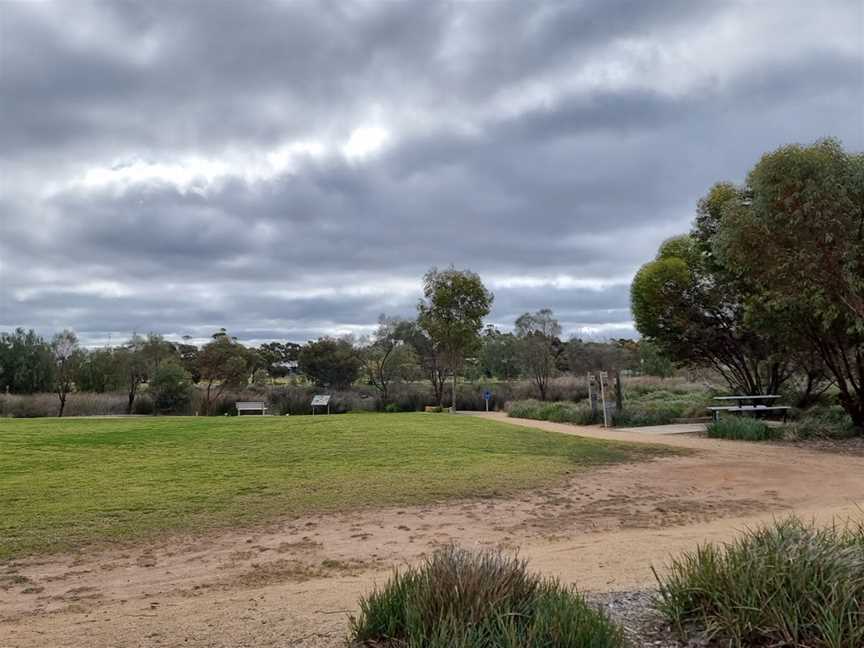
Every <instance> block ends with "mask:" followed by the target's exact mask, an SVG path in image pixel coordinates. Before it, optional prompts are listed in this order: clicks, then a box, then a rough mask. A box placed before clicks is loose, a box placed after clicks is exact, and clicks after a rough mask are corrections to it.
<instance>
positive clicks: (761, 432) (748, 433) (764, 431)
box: [708, 416, 783, 441]
mask: <svg viewBox="0 0 864 648" xmlns="http://www.w3.org/2000/svg"><path fill="white" fill-rule="evenodd" d="M708 436H709V437H711V438H712V439H732V440H734V441H772V440H775V439H782V438H783V428H780V427H773V426H770V425H766V424H765V422H764V421H760V420H758V419H755V418H749V417H746V416H723V417H721V418H720V420H718V421H712V422H711V423H709V424H708Z"/></svg>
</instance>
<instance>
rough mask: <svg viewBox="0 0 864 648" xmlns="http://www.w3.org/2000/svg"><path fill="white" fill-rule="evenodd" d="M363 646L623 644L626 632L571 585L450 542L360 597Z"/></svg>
mask: <svg viewBox="0 0 864 648" xmlns="http://www.w3.org/2000/svg"><path fill="white" fill-rule="evenodd" d="M351 640H352V641H353V645H355V646H376V647H381V648H384V647H388V648H397V647H400V648H401V647H403V646H411V647H412V648H451V647H452V648H487V647H490V648H491V647H492V646H495V647H499V646H500V647H501V648H517V647H519V648H534V647H536V648H540V647H541V646H543V647H546V646H555V647H557V648H571V647H572V648H577V647H578V648H582V647H584V646H591V647H593V648H618V647H621V646H623V645H624V639H623V634H622V631H621V630H620V629H619V628H618V627H617V626H615V625H614V624H613V623H612V622H611V621H610V620H609V618H608V617H607V616H606V615H605V614H604V613H603V612H600V611H598V610H595V609H594V608H591V607H589V605H588V604H587V603H586V602H585V601H584V599H583V598H582V597H581V596H580V595H579V594H577V593H576V592H575V591H573V590H572V589H571V588H569V587H565V586H563V585H561V584H560V583H559V582H558V581H555V580H547V579H543V578H541V577H540V576H538V575H536V574H532V573H530V572H528V570H527V569H526V565H525V562H524V561H521V560H519V559H517V558H511V557H508V556H505V555H503V554H501V553H497V552H491V551H484V552H477V553H475V552H469V551H466V550H464V549H459V548H457V547H452V546H451V547H447V548H445V549H442V550H440V551H438V552H436V553H435V554H434V555H433V556H432V557H431V558H429V559H427V560H426V562H425V563H423V564H422V565H421V566H419V567H416V568H413V567H412V568H408V569H407V570H405V571H403V572H397V573H396V574H395V575H394V576H392V577H391V579H390V580H389V581H388V582H387V584H386V585H385V586H384V587H383V588H382V589H380V590H379V589H376V590H375V591H373V592H372V593H371V594H370V595H369V596H367V597H365V598H363V599H362V600H361V601H360V616H359V618H352V619H351Z"/></svg>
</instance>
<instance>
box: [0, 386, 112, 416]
mask: <svg viewBox="0 0 864 648" xmlns="http://www.w3.org/2000/svg"><path fill="white" fill-rule="evenodd" d="M126 401H127V397H126V394H125V393H122V392H105V393H101V394H96V393H93V392H73V393H71V394H69V396H68V400H67V401H66V408H65V411H64V412H63V415H64V416H106V415H115V414H125V413H126ZM0 416H13V417H16V418H35V417H41V416H57V394H51V393H41V394H2V395H0Z"/></svg>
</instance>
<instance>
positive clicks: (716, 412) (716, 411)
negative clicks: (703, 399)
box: [708, 405, 791, 421]
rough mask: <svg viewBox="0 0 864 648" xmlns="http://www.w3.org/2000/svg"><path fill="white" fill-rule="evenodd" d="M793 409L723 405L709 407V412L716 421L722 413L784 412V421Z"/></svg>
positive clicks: (783, 406)
mask: <svg viewBox="0 0 864 648" xmlns="http://www.w3.org/2000/svg"><path fill="white" fill-rule="evenodd" d="M790 409H791V408H790V407H789V406H788V405H722V406H714V407H709V408H708V411H709V412H711V414H712V416H713V417H714V420H715V421H716V420H718V419H719V418H720V412H730V413H739V414H745V413H748V412H752V413H754V414H761V413H768V412H782V413H783V420H784V421H785V420H786V414H787V413H788V412H789V410H790Z"/></svg>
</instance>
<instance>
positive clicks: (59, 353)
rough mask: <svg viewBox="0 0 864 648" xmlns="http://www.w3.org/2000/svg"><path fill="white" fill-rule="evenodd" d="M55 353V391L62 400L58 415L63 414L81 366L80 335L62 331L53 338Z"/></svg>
mask: <svg viewBox="0 0 864 648" xmlns="http://www.w3.org/2000/svg"><path fill="white" fill-rule="evenodd" d="M51 351H52V353H53V354H54V393H56V394H57V399H58V400H59V401H60V408H59V409H58V411H57V416H63V410H64V409H66V399H67V398H68V396H69V392H71V391H72V388H73V386H74V384H75V377H76V376H77V375H78V372H79V368H80V366H81V360H82V355H83V354H82V352H81V349H80V348H79V347H78V336H77V335H75V333H73V332H72V331H62V332H60V333H57V335H55V336H54V337H53V338H52V339H51Z"/></svg>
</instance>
